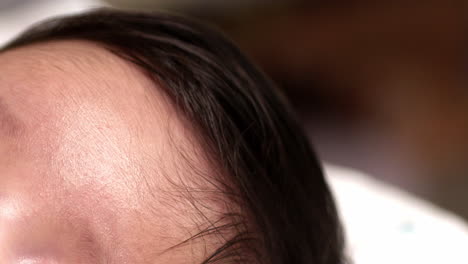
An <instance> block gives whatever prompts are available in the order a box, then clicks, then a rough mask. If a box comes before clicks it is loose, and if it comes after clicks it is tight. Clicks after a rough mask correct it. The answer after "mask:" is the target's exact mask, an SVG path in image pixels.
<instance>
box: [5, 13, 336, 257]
mask: <svg viewBox="0 0 468 264" xmlns="http://www.w3.org/2000/svg"><path fill="white" fill-rule="evenodd" d="M53 40H87V41H92V42H95V43H98V44H101V45H102V46H104V47H105V48H106V49H108V50H110V51H112V52H113V53H114V54H116V55H117V56H120V57H122V58H124V59H126V60H128V61H130V62H132V63H134V64H136V65H138V66H139V68H140V69H141V70H142V71H143V72H144V73H145V74H147V76H149V77H150V78H151V79H152V80H154V82H157V83H158V84H160V87H161V89H162V90H163V92H164V93H165V94H166V96H167V97H168V98H169V99H170V101H171V103H172V104H174V105H175V107H176V108H177V109H178V110H179V111H180V113H181V114H183V115H184V118H185V119H187V120H189V121H190V122H191V123H192V125H193V126H194V127H195V128H196V130H197V132H198V133H199V134H200V135H201V137H202V140H203V143H204V144H203V147H204V148H206V151H207V152H209V153H212V155H213V156H214V157H215V162H216V164H217V167H219V168H221V170H222V171H223V173H224V174H225V178H216V179H211V180H212V181H216V184H215V185H216V186H217V187H218V188H219V191H220V192H222V193H223V194H224V196H225V199H226V201H227V202H229V203H231V204H233V206H232V208H240V210H239V211H237V212H224V218H223V219H224V220H223V221H222V222H220V223H219V224H218V225H217V224H216V223H214V224H213V225H208V226H209V227H208V228H206V229H205V230H201V232H200V233H199V234H196V235H194V236H193V237H191V238H189V239H188V240H187V241H181V243H182V244H183V243H188V242H189V241H190V240H191V239H198V238H199V237H203V236H205V235H207V234H215V233H223V229H225V228H229V229H230V230H235V232H236V233H235V234H234V235H232V236H230V237H229V239H227V240H226V241H225V242H224V243H223V245H222V246H220V247H219V248H218V249H217V250H215V251H214V252H211V253H210V254H209V256H208V257H207V258H206V260H205V261H204V262H203V263H262V264H263V263H264V264H306V263H307V264H339V263H344V262H345V260H344V257H343V247H344V245H343V244H344V242H343V235H342V230H341V228H340V222H339V218H338V216H337V211H336V207H335V204H334V201H333V197H332V195H331V193H330V190H329V188H328V186H327V183H326V181H325V178H324V175H323V172H322V169H321V167H320V164H319V162H318V159H317V157H316V155H315V154H314V152H313V150H312V148H311V146H310V143H309V142H308V140H307V137H306V136H305V133H304V131H303V129H302V128H301V126H300V125H299V123H298V121H297V120H296V118H295V116H294V114H293V113H292V111H291V108H290V107H289V105H288V103H287V101H286V100H285V98H284V97H283V96H282V94H281V93H280V92H279V90H278V89H277V87H276V86H275V85H274V84H273V83H272V82H271V81H270V80H269V79H268V78H267V77H266V76H265V75H264V74H263V73H262V72H261V71H259V70H258V69H257V68H256V67H255V66H254V65H253V64H252V63H251V62H249V60H248V59H246V57H245V56H244V55H243V54H242V53H241V52H240V51H239V50H238V48H236V47H235V45H233V44H232V43H231V42H230V41H228V40H226V38H225V37H223V36H222V35H221V34H220V33H219V32H217V31H216V30H213V29H211V28H210V27H208V26H205V25H203V24H201V23H199V22H195V21H192V20H190V19H187V18H184V17H180V16H174V15H168V14H163V13H141V12H139V13H137V12H124V11H116V10H109V9H98V10H93V11H91V12H87V13H83V14H79V15H74V16H68V17H61V18H55V19H52V20H49V21H46V22H43V23H40V24H38V25H35V26H33V27H32V28H31V29H29V30H27V31H26V32H25V33H23V34H22V35H20V36H19V37H18V38H17V39H15V40H13V41H12V42H11V43H9V44H8V45H7V46H5V47H4V48H3V49H2V50H1V51H6V50H9V49H13V48H16V47H20V46H25V45H29V44H32V43H38V42H46V41H53ZM206 177H208V176H206ZM226 181H227V182H226ZM230 208H231V207H230ZM239 212H240V214H242V215H240V216H239Z"/></svg>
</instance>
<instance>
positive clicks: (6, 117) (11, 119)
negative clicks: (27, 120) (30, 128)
mask: <svg viewBox="0 0 468 264" xmlns="http://www.w3.org/2000/svg"><path fill="white" fill-rule="evenodd" d="M22 130H23V123H22V122H21V120H19V119H18V118H17V117H16V116H15V115H14V114H13V112H12V111H11V109H10V108H9V107H8V106H7V105H6V104H5V101H4V99H3V98H2V97H0V133H1V134H3V135H5V136H11V137H14V136H17V135H18V134H19V133H20V132H21V131H22Z"/></svg>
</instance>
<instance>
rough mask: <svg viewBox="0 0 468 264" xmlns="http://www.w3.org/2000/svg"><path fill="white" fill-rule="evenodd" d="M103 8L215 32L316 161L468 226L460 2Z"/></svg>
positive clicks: (467, 120)
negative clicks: (198, 21)
mask: <svg viewBox="0 0 468 264" xmlns="http://www.w3.org/2000/svg"><path fill="white" fill-rule="evenodd" d="M107 2H110V3H112V4H115V5H117V6H120V7H131V8H144V9H151V8H155V9H158V8H161V7H163V8H166V9H169V10H172V11H176V12H182V13H188V14H191V15H195V16H198V17H200V18H203V19H205V20H208V21H210V22H212V23H214V24H216V25H218V26H219V27H221V28H222V29H223V30H224V31H225V32H227V34H228V35H229V36H230V37H231V38H232V39H233V40H234V41H235V42H237V43H238V45H239V46H240V47H241V48H242V49H243V50H244V51H245V52H247V53H248V54H249V55H250V56H251V57H252V58H253V59H254V60H255V61H256V62H257V63H258V64H259V65H260V66H261V67H262V68H263V69H264V71H266V72H267V73H268V74H269V75H270V76H271V77H272V78H273V79H274V80H275V81H277V83H278V84H279V85H280V86H281V88H282V89H283V90H284V91H285V93H286V94H287V95H289V97H290V98H291V100H292V102H293V104H294V106H295V107H296V108H297V109H298V111H299V113H300V114H301V116H302V118H303V120H304V123H305V125H306V127H307V128H308V130H309V131H310V136H311V138H312V140H313V142H314V144H315V147H316V149H317V152H318V153H319V155H320V156H321V158H322V159H324V160H325V161H328V162H332V163H335V164H341V165H346V166H349V167H354V168H357V169H360V170H362V171H365V172H368V173H370V174H372V175H373V176H375V177H377V178H380V179H381V180H384V181H386V182H389V183H391V184H395V185H398V186H399V187H401V188H403V189H406V190H409V191H411V192H412V193H415V194H416V195H418V196H421V197H423V198H426V199H428V200H431V201H433V202H434V203H436V204H438V205H440V206H443V207H445V208H448V209H450V210H453V211H455V212H456V213H458V214H460V215H462V216H464V217H465V218H466V219H468V204H467V203H466V202H465V201H468V86H467V82H466V80H465V78H466V76H467V74H466V73H467V70H468V68H467V67H466V66H467V60H466V59H467V58H466V55H467V54H466V53H465V50H466V47H467V46H466V36H467V35H466V31H465V30H466V21H465V18H466V17H467V14H468V6H467V2H466V1H463V0H413V1H407V0H391V1H390V0H389V1H384V0H381V1H365V0H331V1H325V0H323V1H321V0H317V1H310V0H291V1H281V0H277V1H261V0H257V1H254V0H250V1H241V0H238V1H234V0H233V1H227V0H226V1H208V0H205V1H203V0H199V1H187V0H186V1H124V0H120V1H119V0H108V1H107Z"/></svg>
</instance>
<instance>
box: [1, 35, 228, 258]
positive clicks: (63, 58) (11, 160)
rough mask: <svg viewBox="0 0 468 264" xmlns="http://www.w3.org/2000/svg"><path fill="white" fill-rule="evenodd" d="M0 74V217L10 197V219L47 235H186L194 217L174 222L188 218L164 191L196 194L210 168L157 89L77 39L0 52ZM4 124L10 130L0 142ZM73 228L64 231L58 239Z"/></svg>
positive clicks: (133, 68) (106, 237) (132, 68)
mask: <svg viewBox="0 0 468 264" xmlns="http://www.w3.org/2000/svg"><path fill="white" fill-rule="evenodd" d="M0 72H1V73H2V74H1V75H0V111H1V113H0V122H1V126H2V127H3V128H2V129H0V133H3V134H1V136H0V155H1V156H2V157H3V158H2V159H1V160H0V175H1V177H0V220H2V211H1V207H2V203H1V201H2V200H1V198H2V197H7V198H8V197H15V198H14V199H15V201H16V202H17V203H18V204H20V206H19V207H21V208H22V210H23V209H24V210H23V211H24V212H20V213H19V215H20V217H22V218H24V219H26V220H27V221H28V223H31V225H30V226H33V223H37V225H38V226H41V227H40V228H41V230H45V231H47V230H49V231H50V232H49V231H48V232H49V233H53V230H55V229H54V228H56V227H57V226H59V227H60V226H62V225H65V224H64V223H67V221H72V222H73V221H76V224H77V225H82V224H84V223H85V222H86V224H88V223H89V225H90V226H91V228H94V229H97V230H101V229H102V230H107V229H104V228H108V229H109V230H111V229H112V228H114V229H115V230H113V231H114V232H115V234H96V236H97V237H98V238H99V239H100V240H102V241H104V242H102V243H107V242H105V241H108V242H109V243H111V242H112V241H113V240H114V239H118V238H119V237H125V236H127V235H130V234H132V235H133V234H134V233H135V232H137V231H138V232H141V234H142V235H141V236H140V237H139V238H140V240H139V241H136V242H135V243H138V244H141V245H143V244H144V243H148V244H155V241H153V239H154V237H156V236H155V234H158V235H159V236H163V237H173V238H174V241H175V240H176V239H175V238H177V241H182V240H183V238H184V236H185V235H186V233H185V232H186V230H185V229H183V228H179V225H180V226H187V227H190V226H192V225H194V224H193V222H194V221H195V220H194V219H190V217H188V216H189V215H188V214H184V215H185V216H186V217H176V218H174V217H175V216H180V214H179V213H178V212H177V213H176V212H175V211H174V210H177V208H179V209H180V210H182V211H183V212H186V211H189V210H188V209H186V208H182V207H183V206H182V204H183V202H181V201H180V197H182V196H183V194H178V195H179V196H177V195H176V196H173V194H174V193H176V194H177V193H178V191H177V189H174V188H177V183H183V184H186V186H185V187H190V186H192V187H195V188H196V187H200V186H197V184H199V183H200V182H201V181H200V180H198V179H197V178H196V177H197V176H196V174H197V173H198V172H199V173H200V174H202V175H205V176H206V175H208V174H210V172H211V171H213V170H210V169H209V168H210V167H211V166H210V164H209V163H208V162H207V160H206V159H204V157H206V156H205V153H204V150H203V149H202V148H201V147H200V146H201V144H199V142H198V141H197V137H196V136H194V135H195V134H194V131H193V129H192V126H191V124H190V123H189V122H187V121H186V120H185V119H184V118H183V117H182V116H181V115H180V113H179V111H177V109H176V108H175V107H174V106H173V105H172V104H171V102H170V101H169V99H168V98H166V96H165V95H164V93H163V92H162V89H161V87H160V86H158V84H157V83H155V82H154V81H152V80H151V79H150V78H148V77H147V76H146V75H145V74H144V73H143V71H141V70H140V69H138V68H137V67H136V66H134V65H132V64H131V63H129V62H127V61H125V60H123V59H121V58H119V57H118V56H116V55H114V54H112V53H111V52H109V51H106V50H105V49H104V48H101V47H100V46H98V45H96V44H93V43H89V42H83V41H61V42H50V43H42V44H35V45H30V46H25V47H23V48H18V49H15V50H11V51H8V52H5V53H2V54H0ZM14 124H15V126H16V127H17V130H18V131H17V133H9V134H8V135H7V133H5V132H6V131H7V129H10V128H11V127H13V125H14ZM181 153H182V155H179V154H181ZM182 156H183V158H182ZM186 163H187V164H188V163H191V164H190V165H187V166H186V165H185V164H186ZM193 168H196V170H197V171H196V172H195V171H194V170H193ZM213 176H214V174H213ZM169 183H170V184H169ZM192 183H196V184H194V185H193V184H192ZM173 184H174V185H173ZM166 190H167V192H165V191H166ZM168 195H170V196H171V197H169V196H168ZM192 196H193V195H192ZM177 197H179V198H177ZM200 197H201V196H200ZM197 198H199V197H198V196H197ZM202 198H203V197H202ZM199 200H200V199H199ZM172 201H176V202H177V206H175V205H174V204H171V202H172ZM168 206H170V207H171V210H167V208H168ZM214 206H215V205H214ZM39 208H40V209H39ZM28 210H29V211H28ZM182 211H181V212H182ZM215 211H219V210H215ZM28 212H29V213H28ZM207 215H208V213H207ZM155 216H156V219H157V220H154V218H155ZM38 219H42V220H40V221H39V220H38ZM70 219H72V220H70ZM73 219H84V220H73ZM174 219H177V220H174ZM150 220H151V221H150ZM116 221H117V222H116ZM138 221H143V222H145V224H141V222H138ZM51 222H52V223H54V224H50V223H51ZM153 222H156V223H158V225H156V224H154V223H153ZM73 223H75V222H73ZM175 223H176V224H175ZM159 224H160V225H161V226H165V228H160V227H159ZM140 225H143V227H144V228H143V227H140ZM13 226H14V228H17V229H18V230H19V229H21V228H22V226H16V227H15V224H13ZM112 226H114V227H112ZM150 229H154V230H153V231H151V232H148V234H145V232H147V230H150ZM51 230H52V231H51ZM132 230H133V231H132ZM135 230H136V231H135ZM143 230H144V231H143ZM75 231H76V230H74V229H73V230H72V229H66V231H64V237H65V238H67V237H66V236H65V235H66V234H72V233H73V232H75ZM25 232H26V231H25ZM76 232H78V231H76ZM99 232H101V231H99ZM102 232H104V231H102ZM104 233H105V232H104ZM44 236H46V235H44ZM135 236H137V237H138V235H135ZM41 237H42V234H41ZM65 238H64V239H65ZM67 239H68V238H67ZM133 240H134V239H131V241H132V243H133ZM18 241H19V240H18ZM174 241H173V240H168V241H162V242H158V243H160V244H161V245H164V246H169V245H170V244H171V243H174ZM15 243H16V242H15ZM128 243H130V242H128ZM17 244H18V245H21V244H24V241H22V240H21V241H19V242H17ZM156 244H157V243H156ZM33 246H34V245H33ZM33 246H32V247H33ZM125 246H129V245H127V244H126V245H123V246H122V247H125ZM129 247H130V246H129ZM161 247H162V246H161ZM134 263H135V262H134Z"/></svg>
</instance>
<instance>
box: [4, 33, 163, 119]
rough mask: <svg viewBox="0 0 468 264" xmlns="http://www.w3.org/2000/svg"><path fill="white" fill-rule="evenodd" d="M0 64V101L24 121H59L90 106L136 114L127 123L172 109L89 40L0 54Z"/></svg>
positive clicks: (139, 75)
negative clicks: (145, 112)
mask: <svg viewBox="0 0 468 264" xmlns="http://www.w3.org/2000/svg"><path fill="white" fill-rule="evenodd" d="M0 61H1V62H2V63H1V64H0V70H1V72H2V75H1V76H0V98H2V101H3V102H4V104H6V105H9V108H12V110H13V111H15V112H16V114H18V115H20V116H21V117H22V118H23V119H25V120H28V119H30V118H32V119H34V118H36V119H38V118H40V117H44V118H46V119H52V118H54V117H57V118H63V116H60V115H64V114H66V113H69V112H70V111H71V112H75V111H79V109H81V110H82V111H85V110H86V109H85V108H86V106H89V107H92V106H93V105H94V106H95V108H96V109H89V110H99V109H102V110H105V109H108V110H114V112H115V113H116V114H121V115H126V116H131V115H135V114H136V116H132V120H135V119H137V117H138V116H140V115H138V113H137V111H151V110H158V111H159V113H158V115H157V116H162V115H163V114H168V113H169V112H170V111H171V110H172V109H171V105H170V104H168V103H167V101H166V100H165V98H164V96H163V95H162V93H160V92H158V91H159V89H156V87H155V86H156V85H155V83H154V82H153V81H151V80H150V79H149V78H148V77H147V76H145V74H144V73H143V72H142V71H140V70H139V69H137V67H136V66H134V65H132V64H131V63H129V62H126V61H124V60H123V59H120V58H119V57H117V56H115V55H114V54H112V53H111V52H109V51H107V50H106V49H104V48H103V47H101V46H99V45H98V44H94V43H91V42H85V41H60V42H47V43H39V44H34V45H30V46H25V47H21V48H18V49H15V50H11V51H8V52H5V53H2V54H0ZM155 95H156V96H155ZM18 102H21V103H18ZM145 107H146V108H145ZM32 113H34V114H32ZM95 114H97V113H95ZM106 114H108V113H106ZM106 116H107V115H106ZM143 116H144V115H143ZM109 117H110V116H109ZM32 121H34V120H32ZM41 121H45V120H43V119H41ZM135 121H137V120H135Z"/></svg>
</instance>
